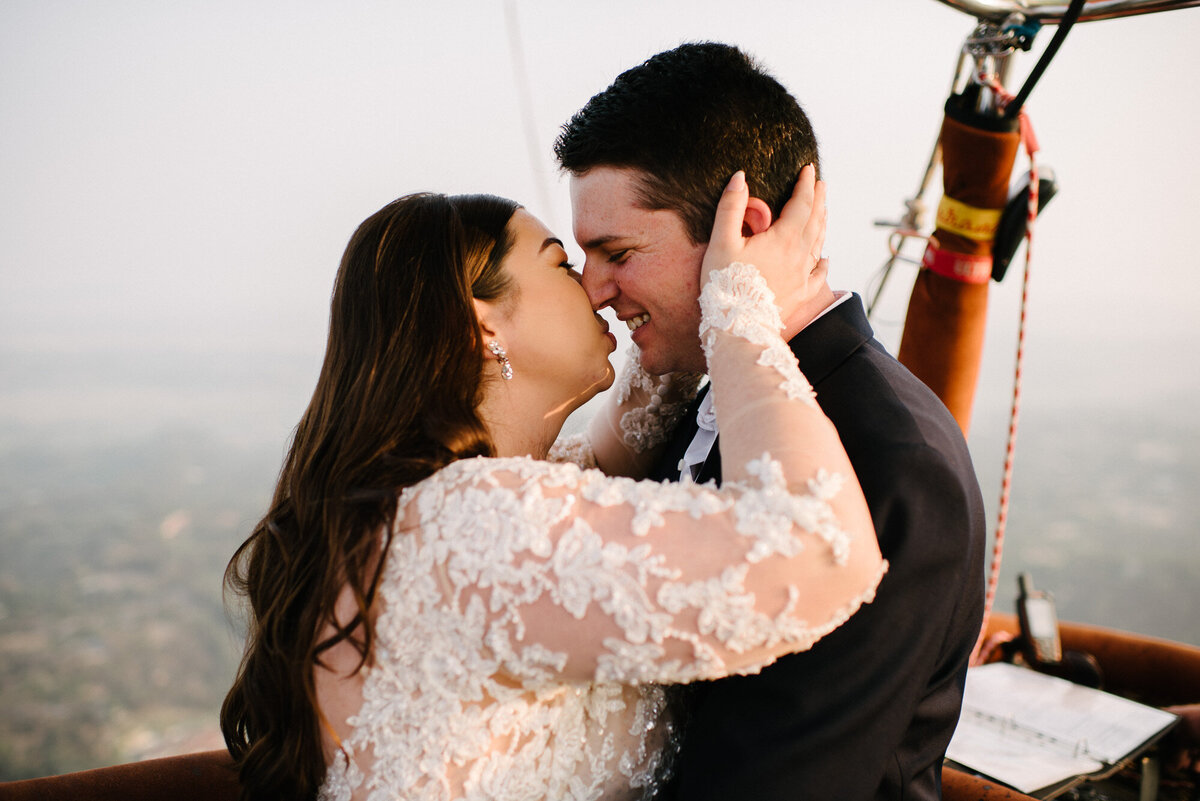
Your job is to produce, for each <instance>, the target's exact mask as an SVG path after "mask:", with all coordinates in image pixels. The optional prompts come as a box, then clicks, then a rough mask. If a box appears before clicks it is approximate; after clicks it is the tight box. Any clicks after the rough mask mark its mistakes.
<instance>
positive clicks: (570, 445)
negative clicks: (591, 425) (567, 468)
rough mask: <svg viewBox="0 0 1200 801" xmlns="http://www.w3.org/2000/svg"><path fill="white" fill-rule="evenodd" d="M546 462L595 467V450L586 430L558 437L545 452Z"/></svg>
mask: <svg viewBox="0 0 1200 801" xmlns="http://www.w3.org/2000/svg"><path fill="white" fill-rule="evenodd" d="M546 461H548V462H569V463H570V464H573V465H576V466H578V467H582V468H585V469H586V468H589V467H596V466H597V465H596V451H595V450H594V449H593V448H592V440H591V438H590V437H588V435H587V433H586V432H582V433H579V434H571V435H570V436H566V437H559V438H558V439H556V440H555V441H554V444H553V445H551V446H550V452H549V453H548V454H546Z"/></svg>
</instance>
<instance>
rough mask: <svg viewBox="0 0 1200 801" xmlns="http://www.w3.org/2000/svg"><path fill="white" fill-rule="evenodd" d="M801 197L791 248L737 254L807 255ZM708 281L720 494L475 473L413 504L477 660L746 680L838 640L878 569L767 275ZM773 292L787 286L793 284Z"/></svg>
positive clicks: (468, 468)
mask: <svg viewBox="0 0 1200 801" xmlns="http://www.w3.org/2000/svg"><path fill="white" fill-rule="evenodd" d="M806 188H807V196H805V195H801V201H802V202H804V201H805V197H807V205H808V208H805V209H803V211H804V212H805V213H804V214H798V213H794V212H795V209H794V208H793V213H792V214H791V215H789V214H788V213H787V211H786V210H785V214H784V215H781V217H780V220H779V221H778V222H777V223H776V224H777V225H781V226H783V227H784V228H785V229H790V228H792V227H795V226H796V225H798V224H799V225H800V227H801V229H802V231H801V232H800V233H797V232H795V231H791V230H785V231H783V233H782V234H781V235H779V236H776V237H775V238H773V239H767V240H762V239H759V240H757V241H755V239H756V238H754V237H752V238H751V239H750V240H744V241H745V242H747V243H749V244H750V245H753V247H745V246H743V247H741V249H740V251H739V252H740V253H746V254H749V255H751V256H753V257H754V258H757V259H760V260H765V259H773V260H776V261H780V260H782V258H783V256H781V255H779V254H780V253H783V254H785V255H786V254H790V253H792V252H794V251H795V249H796V248H797V247H804V248H808V249H809V250H808V251H806V252H811V250H812V246H813V242H812V235H810V234H805V233H803V231H804V230H807V226H805V225H804V224H803V223H804V222H805V221H806V220H807V218H808V212H809V209H811V207H812V206H813V205H814V195H813V191H812V189H813V181H812V176H811V171H809V172H808V181H807V187H806ZM817 201H819V198H817ZM739 202H740V204H741V206H742V208H744V207H745V198H744V193H743V194H742V195H739V194H738V193H737V191H736V187H735V188H734V190H733V191H731V192H728V193H726V198H724V199H723V200H722V210H723V211H725V212H726V214H725V215H724V219H725V222H726V225H727V229H721V232H722V236H723V237H724V238H722V239H718V237H717V233H718V232H714V243H716V244H717V247H718V251H717V252H718V253H721V252H722V249H724V250H728V249H730V247H731V245H730V243H731V242H732V240H733V238H734V237H737V238H738V240H739V241H740V240H741V236H740V226H738V227H737V228H733V225H734V224H733V222H732V220H733V219H734V217H733V216H732V215H731V214H730V213H728V212H730V208H729V207H731V206H732V207H733V213H734V214H736V213H737V206H738V204H739ZM794 202H795V201H794ZM789 207H791V206H790V204H789ZM722 219H723V218H722V216H721V212H719V213H718V226H720V225H721V224H722V223H721V220H722ZM728 229H732V231H729V230H728ZM817 236H818V238H819V235H817ZM793 237H795V238H793ZM735 244H736V243H735ZM804 261H807V258H806V259H805V260H804ZM773 266H774V265H773ZM811 268H812V264H811V262H809V263H807V264H805V265H804V272H805V274H807V273H808V272H809V271H810V270H811ZM706 273H707V274H709V281H708V283H707V284H706V285H705V288H704V294H703V295H702V301H701V308H702V312H703V313H702V320H703V322H702V328H701V333H702V339H703V341H704V343H705V347H706V351H707V353H708V357H709V360H710V361H709V368H710V371H711V374H712V376H713V385H714V392H715V393H716V403H717V417H718V421H719V423H720V425H721V429H722V435H721V436H722V447H723V462H724V464H725V470H726V475H727V481H726V483H725V485H724V486H723V487H722V488H720V489H717V488H716V487H714V486H711V485H708V486H695V485H681V484H659V483H655V482H639V481H633V480H629V479H624V478H610V477H606V476H604V475H602V474H601V473H599V472H598V471H581V470H579V469H578V468H577V467H575V466H573V465H565V464H561V465H553V464H547V463H544V462H534V461H531V460H525V459H512V460H507V459H500V460H484V459H480V460H467V461H463V462H457V463H455V464H453V465H450V466H449V467H447V468H445V469H444V470H443V471H442V473H440V474H439V475H438V477H437V478H436V480H435V481H434V482H433V483H432V484H431V486H430V487H427V488H425V489H423V490H422V491H421V492H420V493H419V494H418V497H417V498H415V499H413V500H412V503H415V504H416V509H415V510H414V511H417V512H418V518H419V519H418V520H416V521H414V522H416V524H417V528H418V529H419V531H420V537H421V538H422V540H423V541H424V542H425V545H426V547H428V548H430V549H431V550H430V553H432V554H435V555H437V558H438V565H439V567H438V573H439V575H440V576H441V577H442V579H443V585H442V586H443V593H444V600H445V601H446V603H448V604H449V605H450V606H451V607H453V608H454V609H455V610H457V611H458V612H459V613H461V614H462V615H463V616H464V618H465V619H469V620H473V621H475V622H476V624H477V625H479V626H481V627H482V629H483V631H484V634H483V641H484V643H485V644H486V649H487V651H488V652H489V657H488V658H490V659H495V660H496V661H497V662H498V663H499V664H500V665H501V666H502V669H503V670H504V671H505V672H507V673H509V674H510V675H512V676H513V677H515V678H518V679H520V680H521V681H523V682H527V683H531V684H537V683H539V682H551V683H552V682H556V681H562V679H563V678H564V677H565V678H567V679H571V680H585V681H590V680H599V681H621V682H635V683H636V682H681V681H691V680H694V679H700V678H715V677H719V676H724V675H728V674H730V673H738V672H748V671H753V670H757V669H759V668H761V667H762V666H763V665H765V664H768V663H770V662H771V661H773V660H774V659H776V658H777V657H778V656H780V655H782V654H784V653H788V652H791V651H797V650H803V649H804V648H807V647H809V646H811V645H812V643H814V642H815V641H816V640H817V639H819V638H820V637H822V636H824V635H825V634H827V633H828V632H830V631H832V630H833V629H834V628H836V627H837V626H838V625H840V624H841V623H842V622H843V621H845V620H846V618H847V617H848V616H849V615H850V614H852V613H853V612H854V611H855V610H856V609H857V608H858V607H859V605H861V604H862V603H863V602H865V601H867V600H870V598H872V597H873V593H874V590H875V587H876V586H877V585H878V582H879V580H880V578H881V577H882V574H883V572H884V571H885V570H886V565H885V563H884V562H883V560H882V557H881V556H880V553H879V548H878V544H877V543H876V540H875V536H874V530H873V528H872V525H871V520H870V516H869V514H868V513H867V509H866V503H865V501H864V499H863V497H862V492H861V490H860V489H859V486H858V482H857V481H856V479H855V477H854V473H853V470H852V469H851V467H850V464H849V461H848V460H847V458H846V455H845V452H844V450H843V449H842V446H841V443H840V440H839V439H838V437H837V434H836V431H835V430H834V429H833V426H832V424H830V423H829V421H828V419H826V418H825V416H824V415H823V414H822V413H821V410H820V408H819V407H818V406H817V405H816V403H815V402H814V401H813V399H812V391H811V389H810V388H809V386H808V384H807V382H806V381H805V380H804V377H803V375H801V373H800V371H799V369H798V367H797V366H796V362H795V359H794V357H792V356H791V353H790V351H788V350H787V348H786V345H785V344H784V343H783V340H782V338H781V336H780V333H779V331H780V328H781V327H782V322H781V321H780V312H779V309H778V308H777V307H776V306H775V305H774V303H773V290H772V288H771V287H770V286H768V284H767V279H766V278H764V277H763V274H762V273H760V272H759V271H758V270H757V269H755V268H752V267H748V266H745V265H738V264H734V265H730V266H729V267H726V268H723V269H707V268H706ZM770 274H771V273H770V272H769V271H768V275H770ZM772 280H776V281H777V283H778V284H779V285H780V286H781V289H782V291H783V292H790V291H792V290H790V289H788V287H787V286H786V284H785V282H786V281H787V280H792V279H790V278H789V279H782V280H780V279H775V278H772ZM801 280H806V279H801ZM410 519H411V518H410Z"/></svg>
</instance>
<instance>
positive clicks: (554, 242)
mask: <svg viewBox="0 0 1200 801" xmlns="http://www.w3.org/2000/svg"><path fill="white" fill-rule="evenodd" d="M551 245H558V246H559V247H560V248H562V249H563V250H566V248H565V247H563V243H562V240H561V239H559V238H558V237H554V236H548V237H546V241H545V242H543V243H542V246H541V247H540V248H538V253H541V252H542V251H543V250H545V249H546V248H548V247H550V246H551Z"/></svg>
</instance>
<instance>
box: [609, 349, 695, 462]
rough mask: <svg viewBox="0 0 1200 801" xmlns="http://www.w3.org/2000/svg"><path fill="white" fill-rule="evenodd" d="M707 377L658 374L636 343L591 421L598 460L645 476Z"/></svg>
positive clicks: (683, 374) (685, 374) (691, 374)
mask: <svg viewBox="0 0 1200 801" xmlns="http://www.w3.org/2000/svg"><path fill="white" fill-rule="evenodd" d="M703 378H704V376H703V375H702V374H700V373H672V374H669V375H665V376H652V375H650V374H649V373H647V372H646V371H645V370H643V369H642V366H641V352H640V351H639V349H638V347H637V345H634V344H632V343H631V344H630V346H629V352H628V354H627V357H626V361H625V366H624V367H623V368H622V370H621V374H620V375H619V376H617V380H616V381H615V382H614V384H613V388H612V389H611V390H610V392H609V398H608V401H607V402H606V404H605V405H604V406H603V407H602V408H601V409H600V410H599V411H598V412H597V413H596V415H595V416H594V417H593V418H592V421H591V424H590V426H589V427H588V439H589V441H590V443H591V446H592V449H593V454H594V456H595V458H596V462H597V465H596V466H598V467H600V468H601V469H602V470H603V471H604V472H605V473H607V474H608V475H610V476H613V475H619V476H629V477H633V478H640V477H642V476H644V475H645V474H646V471H647V470H648V469H649V467H650V465H651V464H653V463H654V460H655V459H656V458H657V455H658V450H659V446H661V445H663V444H664V443H666V441H667V440H668V439H669V438H670V436H671V433H672V432H673V431H674V430H675V426H676V425H677V424H678V423H679V421H680V420H681V419H682V417H683V415H684V413H685V412H686V411H687V408H688V405H689V404H690V403H691V402H692V400H693V399H694V398H695V397H696V390H697V388H698V387H699V386H700V382H701V381H702V380H703Z"/></svg>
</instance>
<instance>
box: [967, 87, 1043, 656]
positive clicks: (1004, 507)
mask: <svg viewBox="0 0 1200 801" xmlns="http://www.w3.org/2000/svg"><path fill="white" fill-rule="evenodd" d="M980 82H981V83H984V84H986V85H987V86H989V87H990V88H991V89H992V91H994V92H995V93H996V96H997V97H999V98H1000V100H1001V109H1003V107H1004V106H1005V105H1007V104H1008V103H1010V102H1011V101H1012V99H1013V96H1012V95H1010V94H1009V93H1008V92H1006V91H1005V90H1004V87H1003V86H1001V85H1000V83H999V82H998V81H997V80H996V79H995V78H994V77H991V78H988V77H987V76H980ZM1018 119H1019V121H1020V132H1021V144H1022V145H1023V146H1024V148H1025V152H1026V154H1027V155H1028V156H1029V203H1028V205H1027V206H1026V211H1025V272H1024V276H1023V277H1022V280H1021V317H1020V323H1019V325H1018V328H1017V356H1016V367H1015V368H1014V371H1013V395H1012V407H1011V409H1010V411H1009V419H1008V442H1007V444H1006V446H1005V450H1004V477H1003V479H1002V480H1001V482H1000V504H999V511H998V513H997V516H996V533H995V536H994V538H993V543H992V562H991V566H990V567H989V569H988V579H987V592H986V595H985V596H984V604H983V625H982V627H981V629H980V632H979V639H978V640H977V641H976V643H975V649H974V651H973V652H972V654H971V664H973V665H974V664H978V663H979V661H980V655H981V651H982V648H983V645H984V640H985V638H986V636H987V626H988V619H989V618H990V617H991V614H992V607H993V606H994V605H995V602H996V588H997V586H998V585H999V583H1000V564H1001V561H1002V559H1003V556H1004V533H1005V530H1006V528H1007V526H1008V509H1009V502H1010V498H1011V495H1012V476H1013V462H1014V460H1015V456H1016V447H1017V423H1018V421H1019V419H1020V411H1021V379H1022V372H1023V369H1024V364H1025V319H1026V317H1025V315H1026V307H1027V305H1028V302H1029V264H1030V261H1031V260H1032V259H1033V225H1034V221H1035V220H1036V219H1037V213H1038V189H1039V186H1038V171H1037V152H1038V150H1039V149H1040V148H1039V147H1038V141H1037V137H1036V136H1035V135H1034V132H1033V124H1032V123H1031V122H1030V121H1029V115H1028V114H1026V113H1025V109H1024V108H1022V109H1021V111H1020V112H1019V117H1018Z"/></svg>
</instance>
